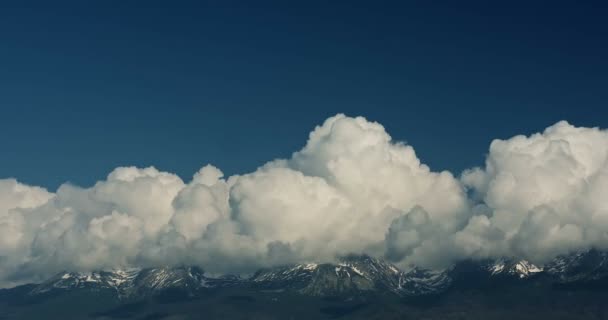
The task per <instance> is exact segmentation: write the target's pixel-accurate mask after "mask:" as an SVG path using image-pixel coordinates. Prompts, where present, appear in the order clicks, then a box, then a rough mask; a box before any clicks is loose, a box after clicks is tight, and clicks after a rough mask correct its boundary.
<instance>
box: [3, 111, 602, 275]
mask: <svg viewBox="0 0 608 320" xmlns="http://www.w3.org/2000/svg"><path fill="white" fill-rule="evenodd" d="M607 155H608V134H607V133H606V132H605V131H601V130H599V129H594V128H576V127H573V126H571V125H569V124H567V123H565V122H560V123H558V124H556V125H554V126H552V127H550V128H547V129H546V130H545V132H543V133H542V134H535V135H532V136H530V137H524V136H517V137H514V138H511V139H508V140H504V141H503V140H496V141H494V142H493V143H492V145H491V146H490V152H489V155H488V158H487V161H486V166H485V167H484V168H476V169H471V170H468V171H466V172H465V173H464V174H463V175H462V177H461V179H460V180H459V179H456V178H454V176H453V175H452V174H451V173H449V172H433V171H431V170H430V169H429V167H428V166H426V165H424V164H423V163H421V161H420V160H419V159H418V158H417V156H416V154H415V152H414V149H413V148H412V147H411V146H408V145H405V144H403V143H399V142H393V141H392V139H391V137H390V136H389V135H388V134H387V133H386V131H385V130H384V127H382V126H381V125H380V124H378V123H375V122H370V121H367V120H366V119H364V118H361V117H359V118H350V117H346V116H344V115H337V116H335V117H331V118H329V119H327V120H326V121H325V122H324V123H323V124H322V125H320V126H318V127H317V128H315V129H314V130H313V131H312V132H311V133H310V137H309V140H308V142H307V143H306V145H305V146H304V147H303V148H302V150H300V151H297V152H295V153H294V154H293V156H292V157H291V158H290V159H279V160H274V161H271V162H268V163H267V164H265V165H264V166H262V167H260V168H259V169H258V170H256V171H255V172H252V173H248V174H243V175H238V176H232V177H229V178H227V179H224V177H223V173H222V172H221V171H220V170H219V169H217V168H215V167H213V166H210V165H207V166H205V167H203V168H202V169H201V170H200V171H199V172H197V173H196V174H195V175H194V177H193V179H192V180H191V181H190V182H188V183H185V182H183V181H182V180H181V179H180V178H179V177H178V176H176V175H174V174H171V173H167V172H162V171H159V170H157V169H155V168H143V169H142V168H134V167H121V168H117V169H115V170H114V171H112V172H111V173H110V174H109V175H108V177H107V178H106V179H105V180H103V181H100V182H98V183H96V184H95V185H94V186H92V187H89V188H81V187H77V186H72V185H67V184H66V185H63V186H61V187H60V188H59V189H58V190H57V192H56V193H49V192H47V191H46V190H44V189H42V188H37V187H30V186H26V185H23V184H20V183H18V182H16V181H15V180H11V179H8V180H0V279H1V281H2V282H1V284H2V285H5V286H6V285H12V284H15V283H19V282H24V281H32V280H36V279H41V278H44V277H46V276H48V275H49V274H52V273H55V272H58V271H60V270H64V269H72V270H89V269H99V268H109V267H121V266H152V265H161V264H162V265H164V264H184V263H185V264H199V265H201V266H203V267H204V268H206V269H208V270H210V271H212V272H234V271H236V272H240V271H247V270H252V269H253V268H257V267H261V266H268V265H274V264H283V263H290V262H297V261H311V260H317V261H318V260H331V259H334V258H335V257H336V255H343V254H348V253H353V252H354V253H360V252H365V253H369V254H372V255H375V256H385V257H387V258H388V259H390V260H392V261H394V262H396V263H399V264H400V265H402V266H407V265H409V264H418V265H422V266H440V265H445V264H448V263H451V262H453V261H455V260H458V259H462V258H468V257H473V258H485V257H492V256H502V255H506V256H520V257H525V258H528V259H531V260H538V261H543V260H546V259H549V258H551V257H552V256H555V255H557V254H561V253H565V252H568V251H571V250H578V249H581V248H588V247H591V246H596V247H606V246H607V245H608V235H607V232H606V231H608V204H607V202H606V201H605V200H604V195H605V194H607V191H608V170H607V160H606V159H607ZM467 188H468V189H469V193H471V194H472V197H471V198H469V197H467V193H466V189H467Z"/></svg>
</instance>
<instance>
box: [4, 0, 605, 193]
mask: <svg viewBox="0 0 608 320" xmlns="http://www.w3.org/2000/svg"><path fill="white" fill-rule="evenodd" d="M85 2H86V3H85ZM254 3H255V4H254ZM569 3H570V4H569V5H566V4H560V3H559V2H556V1H550V2H549V1H547V2H543V3H541V2H536V4H535V5H531V4H529V3H527V2H521V3H515V2H511V1H509V2H504V3H503V4H501V5H497V4H495V3H493V1H483V2H467V3H462V2H460V1H458V2H456V1H446V2H445V3H444V4H439V2H434V3H433V4H431V3H430V1H394V2H387V1H367V2H358V1H336V2H332V4H328V1H318V2H317V1H275V2H270V1H201V2H200V3H199V2H186V1H164V2H161V1H139V2H136V1H74V2H71V3H67V2H63V3H60V2H52V4H51V2H50V1H45V2H41V3H35V2H32V1H27V2H14V3H12V4H7V3H6V2H4V3H2V4H0V39H1V40H0V178H6V177H15V178H17V179H19V180H20V181H23V182H25V183H29V184H36V185H42V186H45V187H48V188H50V189H53V190H54V189H55V188H56V187H57V186H58V185H59V184H61V183H62V182H65V181H70V182H72V183H75V184H78V185H82V186H87V185H90V184H92V183H93V182H94V181H96V180H99V179H103V178H104V177H105V176H106V175H107V173H108V172H109V171H110V170H111V169H113V168H114V167H116V166H123V165H137V166H149V165H154V166H156V167H157V168H159V169H162V170H167V171H170V172H175V173H178V174H179V175H180V176H182V177H183V178H185V179H187V180H189V177H191V175H192V174H193V173H194V172H196V171H197V170H198V169H199V168H200V167H201V166H203V165H204V164H207V163H212V164H214V165H216V166H218V167H220V168H221V169H222V170H223V171H224V172H225V173H227V174H234V173H242V172H247V171H251V170H253V169H255V168H256V167H257V166H259V165H261V164H263V163H264V162H265V161H268V160H271V159H274V158H278V157H288V156H289V155H290V154H291V153H292V152H293V151H296V150H298V149H299V148H301V147H302V146H303V144H304V143H305V141H306V139H307V136H308V133H309V131H310V130H311V129H312V128H314V126H315V125H317V124H320V123H321V122H322V121H323V120H324V119H325V118H327V117H328V116H331V115H334V114H336V113H346V114H347V115H351V116H356V115H361V116H365V117H366V118H368V119H370V120H374V121H378V122H380V123H382V124H383V125H384V126H385V127H386V128H387V131H388V132H389V133H390V134H391V135H392V136H393V138H394V139H396V140H405V141H407V142H408V143H410V144H412V145H413V146H414V148H415V149H416V151H417V153H418V155H419V157H420V158H421V159H422V161H423V162H425V163H427V164H429V165H430V166H431V168H432V169H433V170H443V169H447V170H451V171H453V172H454V173H456V174H458V173H459V172H460V171H461V170H463V169H465V168H468V167H471V166H475V165H480V164H482V163H483V161H484V155H485V153H486V152H487V149H488V146H489V143H490V141H491V140H492V139H494V138H507V137H510V136H513V135H515V134H520V133H521V134H529V133H532V132H536V131H539V130H542V129H544V128H545V127H547V126H548V125H550V124H552V123H554V122H556V121H558V120H561V119H566V120H568V121H570V122H571V123H573V124H576V125H579V126H600V127H607V126H608V90H607V84H608V40H607V39H608V22H606V17H607V16H608V8H607V7H606V6H607V5H606V3H605V2H603V3H602V2H586V3H585V4H581V3H578V2H577V4H576V7H574V6H573V5H574V3H575V2H574V1H570V2H569ZM17 5H19V7H17Z"/></svg>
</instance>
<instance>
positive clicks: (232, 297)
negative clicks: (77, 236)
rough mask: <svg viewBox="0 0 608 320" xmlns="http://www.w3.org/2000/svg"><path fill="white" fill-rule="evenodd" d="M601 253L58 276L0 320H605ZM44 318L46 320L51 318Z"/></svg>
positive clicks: (607, 274)
mask: <svg viewBox="0 0 608 320" xmlns="http://www.w3.org/2000/svg"><path fill="white" fill-rule="evenodd" d="M607 293H608V253H607V252H603V251H598V250H590V251H586V252H579V253H575V254H571V255H567V256H561V257H558V258H556V259H554V260H553V261H551V262H549V263H547V264H545V265H543V266H537V265H534V264H532V263H530V262H528V261H525V260H513V259H498V260H485V261H470V260H469V261H462V262H460V263H457V264H455V265H453V266H451V267H450V268H447V269H443V270H425V269H420V268H413V269H411V270H408V271H402V270H400V269H399V268H397V267H396V266H394V265H392V264H391V263H389V262H387V261H384V260H381V259H377V258H373V257H370V256H366V255H349V256H346V257H342V258H340V259H339V260H338V262H336V263H307V264H294V265H287V266H281V267H274V268H268V269H262V270H258V271H257V272H255V273H254V274H253V275H251V276H249V277H239V276H234V275H224V276H220V277H217V276H210V275H207V274H206V273H205V272H204V270H203V269H201V268H199V267H193V266H180V267H165V268H146V269H137V268H131V269H120V270H103V271H94V272H67V271H66V272H61V273H59V274H57V275H55V276H54V277H51V278H50V279H48V280H47V281H44V282H42V283H39V284H28V285H23V286H18V287H15V288H11V289H3V290H0V319H41V318H49V319H199V318H201V319H216V318H217V319H219V318H221V319H233V318H234V319H289V318H294V319H300V318H302V319H311V318H357V319H358V318H365V319H368V318H378V319H385V318H393V317H394V318H399V319H403V318H405V319H410V318H411V319H419V318H424V319H507V318H512V317H518V318H522V319H528V318H530V319H532V318H534V317H535V316H536V317H539V316H540V315H542V318H547V316H549V318H553V319H555V318H562V319H604V318H606V317H607V316H608V307H605V306H604V305H605V303H604V301H605V298H607V297H608V295H607ZM49 312H50V313H49Z"/></svg>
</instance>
